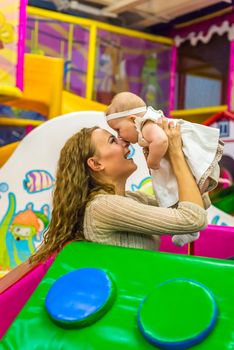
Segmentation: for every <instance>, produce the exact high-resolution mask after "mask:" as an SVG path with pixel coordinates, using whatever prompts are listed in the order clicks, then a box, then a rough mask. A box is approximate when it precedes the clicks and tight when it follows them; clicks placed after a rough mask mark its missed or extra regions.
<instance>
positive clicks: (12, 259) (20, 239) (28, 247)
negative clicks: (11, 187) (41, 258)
mask: <svg viewBox="0 0 234 350" xmlns="http://www.w3.org/2000/svg"><path fill="white" fill-rule="evenodd" d="M8 199H9V205H8V209H7V212H6V214H5V216H4V218H3V220H2V222H1V223H0V246H1V249H0V269H2V270H8V269H9V268H13V267H15V266H16V265H19V264H20V263H22V262H23V261H25V260H26V259H27V258H28V257H29V256H30V255H32V253H33V252H34V251H35V250H36V249H37V247H38V245H39V244H40V243H41V242H42V238H43V234H44V232H45V230H46V229H47V227H48V225H49V206H48V205H47V204H45V205H43V206H42V208H41V210H38V211H36V210H34V208H33V204H32V203H28V204H27V206H26V208H25V209H24V210H22V211H19V212H16V197H15V195H14V193H9V194H8Z"/></svg>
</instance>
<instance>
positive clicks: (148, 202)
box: [84, 192, 207, 250]
mask: <svg viewBox="0 0 234 350" xmlns="http://www.w3.org/2000/svg"><path fill="white" fill-rule="evenodd" d="M157 205H158V204H157V200H156V199H155V198H154V197H152V196H148V195H146V194H144V193H142V192H126V196H125V197H124V196H118V195H110V194H99V195H97V196H96V197H95V198H94V199H93V201H92V202H91V203H90V204H89V205H88V206H87V208H86V211H85V217H84V235H85V238H86V239H87V240H89V241H92V242H98V243H103V244H110V245H117V246H124V247H132V248H142V249H148V250H158V249H159V244H160V237H159V236H160V235H163V234H185V233H193V232H197V231H200V230H201V229H203V228H204V227H205V226H206V225H207V214H206V211H205V210H204V209H202V208H201V207H200V206H198V205H196V204H193V203H190V202H180V203H179V204H178V207H177V209H172V208H159V207H158V206H157Z"/></svg>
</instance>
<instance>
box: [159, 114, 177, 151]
mask: <svg viewBox="0 0 234 350" xmlns="http://www.w3.org/2000/svg"><path fill="white" fill-rule="evenodd" d="M158 125H159V126H161V128H162V129H163V130H164V132H165V133H166V135H167V137H168V151H167V152H168V155H169V157H170V158H171V157H173V156H176V155H180V154H181V153H182V139H181V133H180V125H179V124H176V125H174V122H173V121H170V122H169V123H168V119H167V118H162V119H161V120H160V121H159V123H158Z"/></svg>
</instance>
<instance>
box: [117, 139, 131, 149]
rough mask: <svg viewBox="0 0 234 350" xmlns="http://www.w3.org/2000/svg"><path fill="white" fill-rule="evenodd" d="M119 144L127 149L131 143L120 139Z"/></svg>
mask: <svg viewBox="0 0 234 350" xmlns="http://www.w3.org/2000/svg"><path fill="white" fill-rule="evenodd" d="M118 144H119V145H121V146H122V147H127V146H129V144H130V142H128V141H126V140H124V139H122V138H121V137H118Z"/></svg>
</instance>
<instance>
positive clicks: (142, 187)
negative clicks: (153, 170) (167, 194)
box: [131, 176, 155, 196]
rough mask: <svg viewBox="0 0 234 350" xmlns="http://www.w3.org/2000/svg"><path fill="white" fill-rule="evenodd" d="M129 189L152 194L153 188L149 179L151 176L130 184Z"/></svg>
mask: <svg viewBox="0 0 234 350" xmlns="http://www.w3.org/2000/svg"><path fill="white" fill-rule="evenodd" d="M131 190H132V191H142V192H144V193H146V194H149V195H151V196H154V195H155V194H154V189H153V185H152V181H151V177H150V176H149V177H146V178H144V179H143V180H142V181H141V182H140V183H139V185H136V184H132V185H131Z"/></svg>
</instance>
